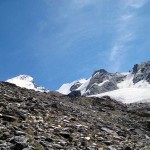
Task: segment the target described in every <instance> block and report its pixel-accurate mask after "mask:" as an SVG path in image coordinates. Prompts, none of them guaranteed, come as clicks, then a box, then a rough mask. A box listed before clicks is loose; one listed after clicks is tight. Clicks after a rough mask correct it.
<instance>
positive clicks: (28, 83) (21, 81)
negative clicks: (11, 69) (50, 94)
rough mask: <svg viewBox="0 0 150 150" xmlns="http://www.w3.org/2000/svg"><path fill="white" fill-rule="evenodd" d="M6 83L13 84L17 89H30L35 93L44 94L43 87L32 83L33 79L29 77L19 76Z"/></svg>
mask: <svg viewBox="0 0 150 150" xmlns="http://www.w3.org/2000/svg"><path fill="white" fill-rule="evenodd" d="M6 82H9V83H13V84H15V85H17V86H19V87H22V88H26V89H32V90H35V91H40V92H46V91H48V90H46V89H45V88H44V87H39V86H37V85H36V84H35V83H34V80H33V77H31V76H29V75H19V76H17V77H14V78H11V79H8V80H6Z"/></svg>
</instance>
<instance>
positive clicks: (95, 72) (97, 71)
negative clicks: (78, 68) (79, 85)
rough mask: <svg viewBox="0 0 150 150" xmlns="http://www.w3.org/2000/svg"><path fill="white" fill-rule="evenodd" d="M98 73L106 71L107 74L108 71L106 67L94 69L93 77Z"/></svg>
mask: <svg viewBox="0 0 150 150" xmlns="http://www.w3.org/2000/svg"><path fill="white" fill-rule="evenodd" d="M97 73H104V74H107V73H108V72H107V71H106V70H105V69H99V70H96V71H94V73H93V75H92V77H93V76H94V75H96V74H97Z"/></svg>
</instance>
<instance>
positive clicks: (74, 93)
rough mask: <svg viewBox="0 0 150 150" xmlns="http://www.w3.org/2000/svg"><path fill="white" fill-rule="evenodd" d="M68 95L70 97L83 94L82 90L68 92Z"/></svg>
mask: <svg viewBox="0 0 150 150" xmlns="http://www.w3.org/2000/svg"><path fill="white" fill-rule="evenodd" d="M68 96H69V97H70V98H74V97H80V96H81V92H80V91H72V92H71V93H69V94H68Z"/></svg>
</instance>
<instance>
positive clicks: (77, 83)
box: [70, 82, 82, 91]
mask: <svg viewBox="0 0 150 150" xmlns="http://www.w3.org/2000/svg"><path fill="white" fill-rule="evenodd" d="M81 85H82V84H81V83H80V82H76V83H75V84H74V85H73V86H71V88H70V91H75V90H76V89H77V88H78V87H80V86H81Z"/></svg>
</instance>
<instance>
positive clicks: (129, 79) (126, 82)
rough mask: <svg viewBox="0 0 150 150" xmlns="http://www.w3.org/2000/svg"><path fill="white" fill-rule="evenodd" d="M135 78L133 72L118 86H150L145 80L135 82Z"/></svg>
mask: <svg viewBox="0 0 150 150" xmlns="http://www.w3.org/2000/svg"><path fill="white" fill-rule="evenodd" d="M133 78H134V75H133V74H128V75H127V77H126V78H125V80H124V81H122V82H120V83H118V84H117V86H118V87H119V88H120V89H122V88H150V84H149V83H148V82H147V81H145V80H141V81H139V82H138V83H136V84H134V83H133Z"/></svg>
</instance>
